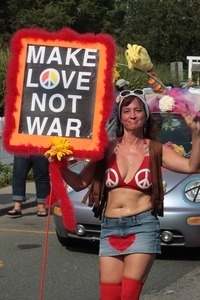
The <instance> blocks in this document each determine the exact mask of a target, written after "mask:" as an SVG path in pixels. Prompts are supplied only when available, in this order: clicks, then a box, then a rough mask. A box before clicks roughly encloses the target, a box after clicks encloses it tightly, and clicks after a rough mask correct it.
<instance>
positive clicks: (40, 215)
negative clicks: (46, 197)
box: [37, 210, 47, 217]
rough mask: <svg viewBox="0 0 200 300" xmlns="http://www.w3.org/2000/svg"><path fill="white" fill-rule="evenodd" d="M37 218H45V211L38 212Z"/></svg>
mask: <svg viewBox="0 0 200 300" xmlns="http://www.w3.org/2000/svg"><path fill="white" fill-rule="evenodd" d="M37 216H38V217H46V216H47V212H46V210H38V212H37Z"/></svg>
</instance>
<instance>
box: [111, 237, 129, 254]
mask: <svg viewBox="0 0 200 300" xmlns="http://www.w3.org/2000/svg"><path fill="white" fill-rule="evenodd" d="M108 241H109V243H110V245H111V246H112V247H113V248H114V249H116V250H118V251H121V252H123V251H124V250H126V249H127V248H128V247H129V246H130V245H131V244H133V243H134V241H135V234H130V235H127V236H125V237H121V236H117V235H111V236H109V238H108Z"/></svg>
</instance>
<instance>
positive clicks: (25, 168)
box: [8, 155, 50, 217]
mask: <svg viewBox="0 0 200 300" xmlns="http://www.w3.org/2000/svg"><path fill="white" fill-rule="evenodd" d="M31 168H32V169H33V176H34V181H35V188H36V201H37V204H38V211H37V215H38V217H46V216H47V211H46V208H45V204H44V201H45V198H46V197H47V196H48V195H49V193H50V178H49V162H48V159H47V158H46V157H44V156H37V155H30V156H28V157H25V156H16V155H15V156H14V163H13V174H12V200H13V201H14V207H13V209H11V210H10V211H8V215H9V216H13V217H16V216H21V215H22V203H23V202H25V201H26V180H27V176H28V173H29V171H30V170H31Z"/></svg>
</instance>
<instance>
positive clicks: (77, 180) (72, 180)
mask: <svg viewBox="0 0 200 300" xmlns="http://www.w3.org/2000/svg"><path fill="white" fill-rule="evenodd" d="M95 167H96V162H93V161H91V162H89V163H88V164H87V165H86V166H85V167H84V168H83V170H82V171H81V172H80V173H79V174H77V173H75V172H73V171H72V170H70V169H69V168H68V167H67V165H66V167H63V168H62V169H61V173H62V176H63V179H64V180H65V182H66V183H67V184H68V185H69V186H71V187H72V188H73V189H74V190H75V191H76V192H78V191H80V190H83V189H85V188H86V187H87V186H88V185H90V183H91V182H92V179H93V177H94V173H95Z"/></svg>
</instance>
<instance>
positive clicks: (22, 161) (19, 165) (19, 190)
mask: <svg viewBox="0 0 200 300" xmlns="http://www.w3.org/2000/svg"><path fill="white" fill-rule="evenodd" d="M30 168H31V161H30V159H29V158H27V157H22V156H14V162H13V174H12V200H13V201H14V208H13V209H12V210H10V211H9V212H8V215H11V216H16V215H20V214H21V207H22V202H24V201H25V200H26V178H27V175H28V172H29V170H30Z"/></svg>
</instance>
